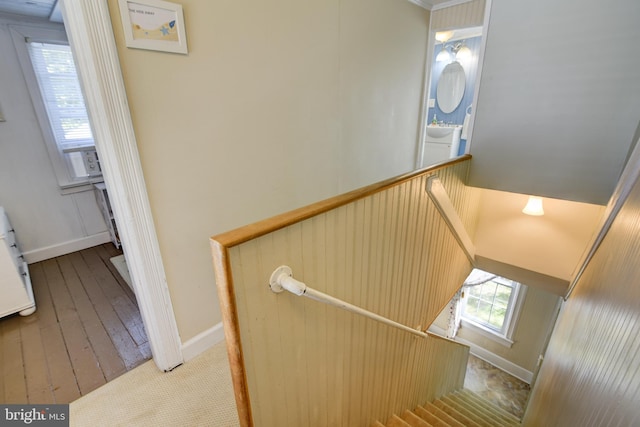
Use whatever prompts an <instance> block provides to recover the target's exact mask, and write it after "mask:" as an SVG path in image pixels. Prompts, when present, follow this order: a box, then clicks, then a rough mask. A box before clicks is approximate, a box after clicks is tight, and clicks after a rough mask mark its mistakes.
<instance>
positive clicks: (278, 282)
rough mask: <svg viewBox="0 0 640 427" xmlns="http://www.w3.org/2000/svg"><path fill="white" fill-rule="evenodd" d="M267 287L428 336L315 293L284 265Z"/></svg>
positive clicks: (315, 291)
mask: <svg viewBox="0 0 640 427" xmlns="http://www.w3.org/2000/svg"><path fill="white" fill-rule="evenodd" d="M269 287H270V288H271V290H272V291H273V292H276V293H280V292H282V291H289V292H291V293H292V294H294V295H297V296H304V297H307V298H310V299H312V300H315V301H319V302H322V303H324V304H329V305H331V306H334V307H338V308H341V309H343V310H347V311H350V312H352V313H355V314H359V315H362V316H365V317H368V318H369V319H373V320H376V321H378V322H381V323H384V324H386V325H389V326H393V327H394V328H398V329H402V330H403V331H406V332H409V333H412V334H414V335H417V336H419V337H422V338H428V337H429V335H428V334H426V333H424V332H422V331H420V330H418V329H413V328H411V327H409V326H406V325H403V324H402V323H398V322H395V321H393V320H391V319H387V318H386V317H384V316H380V315H379V314H376V313H372V312H370V311H368V310H365V309H364V308H360V307H358V306H355V305H353V304H350V303H348V302H346V301H343V300H341V299H338V298H335V297H332V296H331V295H327V294H325V293H323V292H320V291H317V290H315V289H313V288H310V287H309V286H307V285H306V284H304V283H302V282H300V281H299V280H296V279H294V278H293V273H292V271H291V268H289V267H288V266H286V265H282V266H280V267H278V268H276V269H275V270H274V271H273V273H271V279H270V280H269Z"/></svg>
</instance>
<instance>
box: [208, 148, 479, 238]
mask: <svg viewBox="0 0 640 427" xmlns="http://www.w3.org/2000/svg"><path fill="white" fill-rule="evenodd" d="M470 159H471V155H470V154H464V155H462V156H460V157H456V158H453V159H447V160H445V161H443V162H440V163H436V164H433V165H430V166H427V167H425V168H423V169H419V170H416V171H412V172H409V173H406V174H404V175H399V176H396V177H394V178H389V179H387V180H384V181H380V182H377V183H375V184H371V185H368V186H366V187H362V188H359V189H356V190H353V191H350V192H348V193H344V194H340V195H338V196H334V197H330V198H328V199H326V200H322V201H320V202H316V203H314V204H311V205H309V206H304V207H302V208H298V209H295V210H292V211H289V212H286V213H283V214H280V215H276V216H274V217H271V218H268V219H264V220H262V221H258V222H256V223H253V224H249V225H245V226H243V227H240V228H236V229H235V230H231V231H227V232H225V233H222V234H218V235H216V236H213V237H211V241H212V242H213V243H214V244H216V245H218V246H221V247H226V248H230V247H233V246H236V245H239V244H241V243H244V242H247V241H249V240H251V239H255V238H257V237H260V236H264V235H265V234H267V233H271V232H273V231H276V230H280V229H282V228H285V227H287V226H289V225H292V224H295V223H298V222H301V221H304V220H305V219H308V218H311V217H314V216H316V215H319V214H321V213H324V212H328V211H330V210H332V209H335V208H338V207H340V206H344V205H346V204H349V203H352V202H354V201H356V200H359V199H363V198H365V197H367V196H370V195H372V194H375V193H379V192H381V191H384V190H386V189H388V188H391V187H393V186H396V185H400V184H402V183H405V182H407V181H409V180H410V179H412V178H415V177H416V176H419V175H427V174H430V173H434V172H436V171H438V170H439V169H443V168H447V167H450V166H452V165H455V164H457V163H462V162H464V161H467V160H470Z"/></svg>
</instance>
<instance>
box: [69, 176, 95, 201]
mask: <svg viewBox="0 0 640 427" xmlns="http://www.w3.org/2000/svg"><path fill="white" fill-rule="evenodd" d="M99 182H104V178H103V177H102V176H97V177H94V178H90V179H87V180H86V181H82V182H77V183H73V184H62V185H60V194H62V195H63V196H65V195H67V194H75V193H82V192H84V191H93V184H97V183H99Z"/></svg>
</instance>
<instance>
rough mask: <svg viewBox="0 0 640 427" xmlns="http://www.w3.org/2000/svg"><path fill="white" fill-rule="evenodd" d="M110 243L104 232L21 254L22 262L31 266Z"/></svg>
mask: <svg viewBox="0 0 640 427" xmlns="http://www.w3.org/2000/svg"><path fill="white" fill-rule="evenodd" d="M110 241H111V236H110V235H109V232H108V231H105V232H103V233H99V234H94V235H92V236H87V237H82V238H80V239H76V240H69V241H68V242H63V243H58V244H56V245H51V246H46V247H44V248H39V249H33V250H31V251H27V252H23V253H22V255H24V260H25V261H26V262H27V264H33V263H34V262H40V261H44V260H45V259H51V258H55V257H58V256H62V255H66V254H70V253H72V252H77V251H81V250H83V249H87V248H92V247H94V246H98V245H101V244H103V243H108V242H110Z"/></svg>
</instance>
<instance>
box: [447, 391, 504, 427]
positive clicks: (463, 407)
mask: <svg viewBox="0 0 640 427" xmlns="http://www.w3.org/2000/svg"><path fill="white" fill-rule="evenodd" d="M442 401H443V402H444V403H446V404H447V405H449V406H451V407H452V408H453V409H455V410H456V411H458V412H460V413H461V414H462V415H464V416H465V417H467V418H469V419H470V420H472V421H474V422H476V423H477V424H479V425H480V426H482V427H504V423H503V422H502V420H501V419H499V418H498V417H493V416H492V415H490V414H489V415H487V414H485V413H484V412H482V411H480V410H477V409H476V408H474V407H473V406H469V405H468V404H467V402H465V401H463V400H462V399H460V398H459V397H457V396H454V395H449V396H443V397H442Z"/></svg>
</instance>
